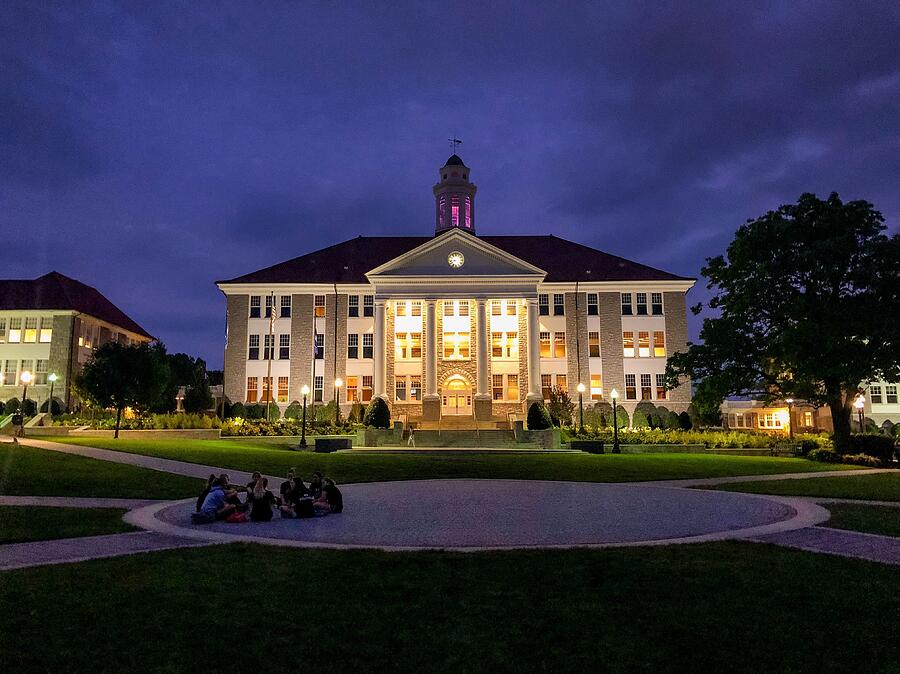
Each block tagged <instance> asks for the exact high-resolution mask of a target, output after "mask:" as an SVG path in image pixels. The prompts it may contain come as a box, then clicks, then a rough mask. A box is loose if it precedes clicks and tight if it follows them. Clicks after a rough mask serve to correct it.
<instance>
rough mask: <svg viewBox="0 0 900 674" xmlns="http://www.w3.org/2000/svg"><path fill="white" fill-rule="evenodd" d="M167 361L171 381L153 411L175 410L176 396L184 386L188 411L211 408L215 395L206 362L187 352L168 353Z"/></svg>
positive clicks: (184, 402)
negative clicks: (208, 376) (213, 394)
mask: <svg viewBox="0 0 900 674" xmlns="http://www.w3.org/2000/svg"><path fill="white" fill-rule="evenodd" d="M161 348H164V347H161ZM166 362H167V363H168V365H169V381H168V382H167V384H166V389H165V391H164V393H163V395H162V397H161V399H160V401H159V402H158V403H157V404H156V405H155V406H154V409H153V411H154V412H172V411H174V410H175V408H176V405H177V402H176V400H175V396H176V395H177V394H178V389H179V388H181V387H182V386H183V387H184V389H185V394H184V401H183V405H184V409H185V411H186V412H204V411H206V410H208V409H210V408H211V407H212V406H213V397H212V394H211V393H210V391H209V386H210V384H209V380H208V378H207V371H206V362H205V361H204V360H203V359H202V358H193V357H191V356H189V355H187V354H186V353H169V354H166Z"/></svg>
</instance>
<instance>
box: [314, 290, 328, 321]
mask: <svg viewBox="0 0 900 674" xmlns="http://www.w3.org/2000/svg"><path fill="white" fill-rule="evenodd" d="M313 314H314V315H315V316H316V318H321V317H322V316H324V315H325V295H316V296H315V297H314V298H313Z"/></svg>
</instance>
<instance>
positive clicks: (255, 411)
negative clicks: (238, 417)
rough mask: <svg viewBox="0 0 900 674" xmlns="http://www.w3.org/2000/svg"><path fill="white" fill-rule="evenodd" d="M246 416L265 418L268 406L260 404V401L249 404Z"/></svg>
mask: <svg viewBox="0 0 900 674" xmlns="http://www.w3.org/2000/svg"><path fill="white" fill-rule="evenodd" d="M245 416H246V417H247V418H248V419H264V418H265V416H266V406H265V405H260V404H259V403H255V404H253V405H247V414H246V415H245Z"/></svg>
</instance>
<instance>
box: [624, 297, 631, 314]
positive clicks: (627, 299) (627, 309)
mask: <svg viewBox="0 0 900 674" xmlns="http://www.w3.org/2000/svg"><path fill="white" fill-rule="evenodd" d="M622 315H623V316H631V293H622Z"/></svg>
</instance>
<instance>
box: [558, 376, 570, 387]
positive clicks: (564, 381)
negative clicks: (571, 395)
mask: <svg viewBox="0 0 900 674" xmlns="http://www.w3.org/2000/svg"><path fill="white" fill-rule="evenodd" d="M556 388H558V389H559V390H560V391H568V390H569V380H568V378H567V377H566V375H564V374H558V375H556Z"/></svg>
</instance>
